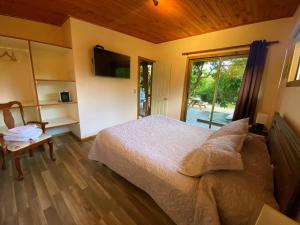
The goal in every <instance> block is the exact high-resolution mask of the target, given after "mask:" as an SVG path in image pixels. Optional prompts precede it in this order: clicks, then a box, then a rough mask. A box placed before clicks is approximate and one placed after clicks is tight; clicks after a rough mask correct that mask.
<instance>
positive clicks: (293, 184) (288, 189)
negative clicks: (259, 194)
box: [268, 113, 300, 218]
mask: <svg viewBox="0 0 300 225" xmlns="http://www.w3.org/2000/svg"><path fill="white" fill-rule="evenodd" d="M268 147H269V151H270V155H271V159H272V163H273V165H274V185H275V186H274V187H275V197H276V199H277V202H278V204H279V207H280V210H281V211H282V212H283V213H284V214H286V215H288V216H289V217H291V218H295V217H296V216H297V214H299V212H300V139H299V138H298V137H297V136H296V135H295V133H294V131H293V130H292V129H291V128H290V127H289V126H288V124H287V123H286V122H285V121H284V120H283V119H282V118H281V116H280V114H279V113H275V116H274V120H273V123H272V128H271V130H270V133H269V137H268Z"/></svg>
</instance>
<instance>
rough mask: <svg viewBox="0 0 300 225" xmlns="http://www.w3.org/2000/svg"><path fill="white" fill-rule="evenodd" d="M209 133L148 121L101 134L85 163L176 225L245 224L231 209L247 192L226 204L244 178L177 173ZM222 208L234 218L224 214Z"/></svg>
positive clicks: (164, 121) (155, 119)
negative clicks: (122, 182) (105, 171)
mask: <svg viewBox="0 0 300 225" xmlns="http://www.w3.org/2000/svg"><path fill="white" fill-rule="evenodd" d="M211 133H212V132H211V131H209V130H207V129H201V128H196V127H191V126H189V125H187V124H186V123H183V122H180V121H177V120H172V119H169V118H166V117H164V116H157V115H156V116H149V117H147V118H144V119H140V120H136V121H131V122H128V123H125V124H121V125H117V126H114V127H111V128H107V129H104V130H102V131H101V132H100V133H99V134H98V135H97V137H96V140H95V141H94V144H93V146H92V148H91V150H90V152H89V158H90V159H92V160H97V161H100V162H101V163H103V164H105V165H107V166H108V167H110V168H111V169H112V170H114V171H115V172H117V173H118V174H120V175H121V176H123V177H124V178H126V179H127V180H129V181H130V182H132V183H133V184H135V185H137V186H138V187H140V188H142V189H143V190H145V191H146V192H147V193H148V194H149V195H150V196H151V197H152V198H153V199H154V200H155V201H156V202H157V204H158V205H159V206H160V207H161V208H162V209H163V210H164V211H165V212H166V213H167V214H168V215H169V216H170V217H171V218H172V219H173V220H174V222H175V223H176V224H178V225H196V224H197V225H208V224H210V225H219V224H221V221H222V224H230V225H235V224H243V223H241V221H242V222H245V221H247V219H245V218H240V217H241V216H243V215H244V212H247V213H249V208H247V207H245V206H244V207H243V209H242V210H241V213H239V209H238V208H235V207H236V206H238V207H240V206H241V204H244V203H243V202H244V201H243V199H247V198H249V193H248V191H241V190H240V191H241V193H242V194H243V195H246V198H245V196H240V195H238V196H237V197H240V199H239V201H240V202H239V203H238V204H236V202H232V201H231V200H230V199H231V198H230V196H231V195H232V194H231V192H234V191H235V190H239V188H237V189H236V187H235V185H233V184H232V182H233V183H234V182H236V179H239V176H244V175H243V173H242V172H239V173H237V175H233V177H231V175H229V178H228V174H231V172H220V173H218V174H217V175H214V174H209V175H206V176H203V177H202V178H200V179H199V178H191V177H187V176H184V175H182V174H180V173H178V172H177V171H178V169H179V166H180V163H181V160H182V159H183V158H184V157H185V156H186V155H187V154H189V153H190V152H192V151H193V150H194V149H196V148H197V147H199V146H201V144H202V143H203V142H204V141H205V140H206V139H207V138H208V137H209V136H210V134H211ZM235 174H236V173H235ZM249 176H250V175H249ZM255 176H256V175H255ZM250 177H251V176H250ZM246 180H247V179H246ZM250 180H251V179H250ZM254 180H255V177H254V178H253V179H252V181H254ZM243 181H244V182H245V179H243ZM228 182H230V183H228ZM220 183H221V185H220ZM215 185H219V186H215ZM243 186H244V183H243ZM227 187H229V188H227ZM220 188H221V189H222V190H220ZM256 188H257V187H256ZM231 189H234V190H231ZM250 191H251V190H250ZM254 191H256V190H254ZM257 193H261V192H259V191H257ZM218 194H221V195H218ZM223 194H225V195H226V196H224V198H223V197H222V195H223ZM247 195H248V196H247ZM258 195H259V197H260V194H258ZM250 198H251V196H250ZM233 199H234V201H236V199H237V198H233ZM223 200H224V201H223ZM227 200H229V202H228V205H227V202H226V201H227ZM217 201H219V202H220V206H221V208H220V207H219V202H217ZM255 202H257V201H255ZM259 203H261V201H260V202H259ZM272 203H273V202H272ZM253 204H255V203H253ZM275 204H276V203H275ZM251 206H253V205H251ZM226 207H228V209H229V210H230V211H232V210H233V209H234V212H231V213H230V212H228V210H227V208H226ZM258 207H259V206H258ZM258 210H259V209H258ZM255 213H256V212H255ZM248 216H249V215H248ZM223 221H224V223H223Z"/></svg>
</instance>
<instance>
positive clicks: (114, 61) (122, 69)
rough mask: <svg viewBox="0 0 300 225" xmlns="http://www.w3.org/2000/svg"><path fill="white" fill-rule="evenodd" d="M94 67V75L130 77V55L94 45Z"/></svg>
mask: <svg viewBox="0 0 300 225" xmlns="http://www.w3.org/2000/svg"><path fill="white" fill-rule="evenodd" d="M94 69H95V75H96V76H106V77H116V78H126V79H130V57H129V56H127V55H122V54H118V53H115V52H111V51H107V50H104V49H103V48H101V47H99V46H96V47H95V48H94Z"/></svg>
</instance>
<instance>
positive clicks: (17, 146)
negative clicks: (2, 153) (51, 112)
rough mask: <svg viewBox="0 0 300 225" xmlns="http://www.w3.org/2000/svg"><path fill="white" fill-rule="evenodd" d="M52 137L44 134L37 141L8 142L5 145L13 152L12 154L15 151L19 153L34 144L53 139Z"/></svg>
mask: <svg viewBox="0 0 300 225" xmlns="http://www.w3.org/2000/svg"><path fill="white" fill-rule="evenodd" d="M51 137H52V136H51V135H48V134H42V135H41V136H40V137H39V139H38V140H36V141H24V142H23V141H6V142H5V144H6V146H7V150H8V151H11V152H15V151H19V150H22V149H24V148H26V147H28V146H30V145H32V144H35V143H38V142H42V141H44V140H46V139H49V138H51Z"/></svg>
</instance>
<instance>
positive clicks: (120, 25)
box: [0, 0, 300, 43]
mask: <svg viewBox="0 0 300 225" xmlns="http://www.w3.org/2000/svg"><path fill="white" fill-rule="evenodd" d="M299 3H300V0H284V1H282V0H269V1H263V0H251V1H250V0H249V1H245V0H201V1H200V0H181V1H175V0H169V1H160V2H159V4H158V6H157V7H155V6H154V5H153V2H152V0H113V1H112V0H97V1H95V0H76V1H74V0H30V1H28V0H18V1H16V0H5V1H1V3H0V14H2V15H8V16H14V17H19V18H25V19H30V20H35V21H39V22H44V23H49V24H54V25H62V24H63V23H64V22H65V20H66V18H68V16H72V17H75V18H78V19H81V20H84V21H87V22H90V23H94V24H96V25H100V26H104V27H106V28H109V29H112V30H116V31H119V32H122V33H125V34H128V35H132V36H135V37H138V38H141V39H144V40H147V41H151V42H153V43H161V42H165V41H170V40H175V39H179V38H185V37H189V36H194V35H200V34H204V33H208V32H212V31H218V30H222V29H226V28H231V27H235V26H240V25H245V24H250V23H256V22H262V21H267V20H274V19H279V18H284V17H290V16H292V15H293V14H294V13H295V11H296V9H297V7H298V6H299Z"/></svg>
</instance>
